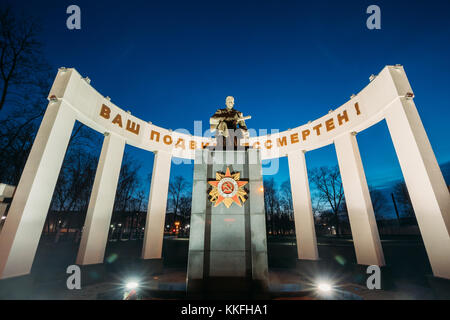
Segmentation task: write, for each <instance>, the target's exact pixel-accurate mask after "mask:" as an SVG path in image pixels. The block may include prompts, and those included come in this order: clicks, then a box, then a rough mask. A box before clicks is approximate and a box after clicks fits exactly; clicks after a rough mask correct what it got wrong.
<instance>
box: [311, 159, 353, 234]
mask: <svg viewBox="0 0 450 320" xmlns="http://www.w3.org/2000/svg"><path fill="white" fill-rule="evenodd" d="M308 176H309V177H310V181H311V182H312V183H313V184H314V186H315V187H316V189H317V192H318V194H319V197H320V198H321V199H324V201H326V202H327V204H328V205H329V206H330V208H331V211H332V212H333V214H334V219H335V223H336V233H337V234H338V235H340V234H341V229H340V221H339V213H340V211H341V207H342V204H343V201H344V189H343V187H342V181H341V174H340V172H339V167H338V166H334V167H321V168H315V169H313V170H311V171H310V172H309V173H308Z"/></svg>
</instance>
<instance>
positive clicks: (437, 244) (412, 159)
mask: <svg viewBox="0 0 450 320" xmlns="http://www.w3.org/2000/svg"><path fill="white" fill-rule="evenodd" d="M386 122H387V125H388V128H389V132H390V134H391V138H392V142H393V143H394V147H395V151H396V153H397V157H398V160H399V162H400V167H401V168H402V172H403V176H404V178H405V183H406V186H407V188H408V193H409V196H410V198H411V202H412V205H413V208H414V213H415V215H416V218H417V222H418V224H419V228H420V232H421V234H422V238H423V242H424V244H425V248H426V250H427V254H428V258H429V260H430V264H431V268H432V269H433V274H434V275H435V276H436V277H441V278H446V279H450V236H449V231H450V194H449V191H448V189H447V186H446V184H445V181H444V178H443V176H442V172H441V170H440V168H439V165H438V163H437V160H436V157H435V156H434V153H433V149H432V148H431V144H430V141H429V140H428V137H427V134H426V132H425V129H424V127H423V124H422V121H421V120H420V116H419V113H418V112H417V109H416V106H415V104H414V101H413V100H412V99H410V100H406V99H405V98H400V99H399V100H397V101H396V102H394V103H393V104H392V105H391V107H390V108H389V109H388V110H387V111H386Z"/></svg>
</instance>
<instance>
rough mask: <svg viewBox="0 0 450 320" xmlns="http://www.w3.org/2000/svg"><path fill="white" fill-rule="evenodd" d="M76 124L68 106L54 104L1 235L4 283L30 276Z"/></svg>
mask: <svg viewBox="0 0 450 320" xmlns="http://www.w3.org/2000/svg"><path fill="white" fill-rule="evenodd" d="M74 124H75V114H74V112H73V111H72V109H71V108H70V107H69V106H68V105H67V104H66V103H65V102H62V101H57V102H50V104H49V106H48V107H47V111H46V112H45V115H44V119H43V120H42V123H41V126H40V128H39V131H38V133H37V136H36V138H35V140H34V143H33V147H32V148H31V152H30V155H29V156H28V160H27V163H26V164H25V168H24V170H23V172H22V176H21V178H20V181H19V184H18V186H17V190H16V193H15V195H14V198H13V201H12V203H11V207H10V209H9V213H8V218H7V219H6V223H5V225H4V227H3V230H2V232H1V234H0V278H1V279H4V278H10V277H14V276H20V275H25V274H28V273H30V270H31V265H32V264H33V260H34V255H35V253H36V249H37V246H38V243H39V239H40V236H41V232H42V229H43V227H44V223H45V218H46V216H47V212H48V209H49V207H50V201H51V199H52V195H53V191H54V189H55V185H56V181H57V179H58V175H59V171H60V169H61V165H62V162H63V160H64V155H65V153H66V149H67V145H68V143H69V139H70V135H71V133H72V129H73V126H74Z"/></svg>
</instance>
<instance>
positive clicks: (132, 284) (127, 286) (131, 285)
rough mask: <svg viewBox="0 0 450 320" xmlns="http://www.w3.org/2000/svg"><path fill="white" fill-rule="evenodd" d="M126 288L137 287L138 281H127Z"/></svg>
mask: <svg viewBox="0 0 450 320" xmlns="http://www.w3.org/2000/svg"><path fill="white" fill-rule="evenodd" d="M125 287H126V288H127V289H128V290H133V289H137V288H138V287H139V283H138V282H137V281H128V282H127V283H126V285H125Z"/></svg>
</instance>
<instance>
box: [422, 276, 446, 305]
mask: <svg viewBox="0 0 450 320" xmlns="http://www.w3.org/2000/svg"><path fill="white" fill-rule="evenodd" d="M426 278H427V281H428V285H429V286H430V287H431V289H432V290H433V293H434V295H435V297H436V299H439V300H450V280H449V279H444V278H438V277H435V276H433V275H427V276H426Z"/></svg>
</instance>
